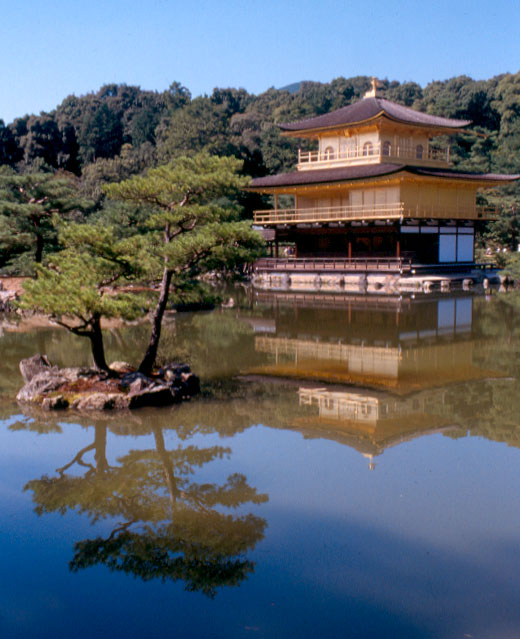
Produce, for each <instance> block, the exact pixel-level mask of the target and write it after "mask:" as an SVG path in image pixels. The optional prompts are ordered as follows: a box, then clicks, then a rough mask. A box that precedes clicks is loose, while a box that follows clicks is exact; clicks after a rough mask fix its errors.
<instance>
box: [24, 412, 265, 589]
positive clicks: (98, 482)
mask: <svg viewBox="0 0 520 639" xmlns="http://www.w3.org/2000/svg"><path fill="white" fill-rule="evenodd" d="M107 428H108V424H107V423H106V422H105V423H103V422H99V423H97V424H96V426H95V435H94V441H93V442H92V443H91V444H90V445H88V446H86V447H84V448H82V449H81V450H80V451H78V453H77V454H76V455H75V456H74V457H73V458H72V459H71V460H70V461H69V462H67V463H66V464H65V465H64V466H62V467H61V468H58V469H57V471H56V472H57V476H54V477H49V476H43V477H42V478H41V479H36V480H32V481H30V482H28V483H27V485H26V486H25V489H26V490H31V491H32V492H33V500H34V502H35V503H36V508H35V510H36V512H37V513H38V514H44V513H51V512H60V513H62V514H64V513H65V512H66V511H67V510H76V511H78V512H80V513H84V514H87V515H88V516H89V517H90V519H91V521H92V522H96V521H98V520H100V519H107V518H115V519H116V518H117V520H118V523H117V524H115V525H114V526H113V528H112V530H111V532H110V533H109V534H108V535H107V536H99V537H96V538H93V539H86V540H83V541H79V542H77V543H76V544H75V547H74V557H73V559H72V561H71V562H70V568H71V570H73V571H78V570H81V569H83V568H88V567H89V566H94V565H96V564H104V565H106V566H107V567H108V568H109V569H110V570H115V571H122V572H125V573H128V574H132V575H134V576H137V577H140V578H141V579H143V580H149V579H155V578H160V579H162V580H163V581H166V580H172V581H178V580H183V581H184V582H185V584H186V590H189V591H200V592H202V593H204V594H206V595H208V596H210V597H213V596H215V594H216V592H217V588H219V587H222V586H234V585H238V584H239V583H240V582H242V581H243V580H244V579H245V578H246V577H247V575H248V574H250V573H251V572H252V571H253V570H254V563H253V562H252V561H250V560H248V559H247V557H246V556H245V553H246V552H247V551H250V550H252V549H253V548H254V547H255V545H256V544H257V543H258V541H260V540H261V539H262V538H263V535H264V530H265V527H266V521H265V519H263V518H261V517H258V516H256V515H254V514H251V513H249V514H246V515H240V516H237V515H232V514H229V513H228V512H224V510H225V509H236V508H239V507H240V506H243V505H244V504H247V503H253V504H260V503H263V502H266V501H267V500H268V497H267V495H265V494H259V493H257V491H256V489H255V488H252V487H251V486H249V485H248V483H247V481H246V478H245V477H244V475H241V474H238V473H235V474H232V475H230V476H229V477H228V479H227V481H226V482H225V483H224V484H218V483H197V482H196V481H194V479H193V475H194V474H195V472H196V469H200V468H202V467H203V466H205V465H206V464H208V463H210V462H212V461H215V460H218V459H222V458H224V457H228V456H229V455H230V454H231V449H230V448H228V447H223V446H212V447H206V448H199V447H196V446H180V445H179V446H178V447H177V448H176V449H174V450H167V448H166V445H165V442H164V432H163V428H162V427H161V426H158V425H153V426H152V427H151V430H152V433H153V438H154V444H155V447H154V448H153V449H149V450H131V451H129V452H128V453H127V454H126V455H124V456H123V457H121V458H119V459H118V464H117V465H114V466H112V465H110V464H109V463H108V461H107V454H106V446H107ZM91 452H93V461H89V460H88V459H89V458H91V456H90V453H91ZM78 466H79V467H80V468H82V469H83V468H84V469H86V471H85V472H84V474H83V475H81V476H77V475H73V474H71V472H70V471H72V470H73V469H77V468H78Z"/></svg>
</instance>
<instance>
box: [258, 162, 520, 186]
mask: <svg viewBox="0 0 520 639" xmlns="http://www.w3.org/2000/svg"><path fill="white" fill-rule="evenodd" d="M403 171H406V172H407V173H412V174H414V175H421V176H426V177H441V178H448V179H449V178H453V179H456V180H470V181H471V182H481V183H484V184H486V185H489V186H492V185H494V184H501V183H506V182H513V181H514V180H518V179H520V174H517V175H504V174H500V173H499V174H497V173H468V172H465V171H455V170H452V169H438V168H429V167H424V166H412V165H407V164H391V163H381V164H362V165H357V166H342V167H338V168H333V169H313V170H312V171H294V172H292V173H280V174H278V175H268V176H267V177H263V178H256V179H254V180H253V181H252V186H253V187H254V188H255V189H256V188H271V187H277V186H279V187H285V186H299V185H318V184H331V183H334V182H350V181H354V180H362V179H368V178H377V177H382V176H385V175H392V174H396V173H400V172H403Z"/></svg>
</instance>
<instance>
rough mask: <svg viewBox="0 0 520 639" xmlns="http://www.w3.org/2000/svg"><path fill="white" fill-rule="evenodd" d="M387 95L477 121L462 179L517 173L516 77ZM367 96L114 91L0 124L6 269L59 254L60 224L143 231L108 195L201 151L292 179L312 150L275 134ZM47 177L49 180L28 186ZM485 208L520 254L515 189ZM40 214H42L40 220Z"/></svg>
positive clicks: (291, 90)
mask: <svg viewBox="0 0 520 639" xmlns="http://www.w3.org/2000/svg"><path fill="white" fill-rule="evenodd" d="M381 84H382V87H381V95H382V96H384V97H387V98H388V99H391V100H393V101H395V102H399V103H401V104H404V105H406V106H409V107H412V108H414V109H418V110H421V111H426V112H428V113H431V114H435V115H441V116H445V117H450V118H461V119H470V120H472V121H473V127H472V128H471V131H468V132H466V133H464V134H459V135H458V136H456V137H455V139H453V140H452V159H453V161H454V164H455V166H456V167H457V168H459V169H461V170H468V171H476V172H488V171H492V172H499V173H500V172H502V173H520V72H519V73H516V74H503V75H500V76H496V77H494V78H491V79H489V80H484V81H475V80H473V79H471V78H469V77H467V76H460V77H456V78H451V79H449V80H445V81H436V82H432V83H430V84H428V85H427V86H426V87H424V88H422V87H421V86H419V84H416V83H414V82H407V83H399V82H396V81H391V82H390V81H388V80H385V81H383V82H382V83H381ZM368 88H370V78H368V77H366V76H358V77H354V78H343V77H340V78H336V79H335V80H333V81H332V82H330V83H319V82H302V83H299V84H298V85H292V86H291V87H288V89H280V90H277V89H274V88H271V89H269V90H267V91H266V92H264V93H262V94H260V95H252V94H249V93H248V92H247V91H245V90H244V89H234V88H229V89H222V88H216V89H215V90H214V91H213V93H212V94H211V95H204V96H200V97H195V98H193V97H192V96H191V94H190V91H189V90H188V89H187V88H186V87H184V86H182V85H181V84H180V83H178V82H174V83H173V84H172V85H171V86H170V88H169V89H168V90H167V91H164V92H154V91H145V90H141V89H140V88H139V87H134V86H127V85H124V84H123V85H116V84H111V85H106V86H104V87H102V88H101V89H100V90H99V91H98V92H97V93H90V94H88V95H84V96H80V97H76V96H74V95H70V96H68V97H66V98H65V99H64V100H63V102H62V103H61V104H60V105H58V106H57V107H56V109H55V110H53V111H51V112H50V113H43V112H42V113H40V115H24V116H22V117H19V118H16V119H15V120H14V121H13V122H11V123H8V124H6V123H4V122H3V121H2V120H0V269H1V270H2V272H4V273H9V272H11V273H17V272H25V271H27V270H28V269H30V267H29V263H30V261H32V260H33V259H34V257H35V256H36V261H39V260H41V259H42V257H43V258H44V257H45V255H46V254H47V252H49V251H53V250H56V248H57V244H56V237H57V235H56V233H54V232H53V229H52V223H51V220H52V216H53V215H55V214H56V213H58V214H59V215H61V216H65V217H67V216H69V217H72V218H73V219H75V220H76V221H78V220H95V221H97V222H98V221H100V220H105V221H106V220H109V221H110V222H112V223H114V224H116V225H118V226H119V227H120V228H121V233H124V232H125V228H129V227H132V226H133V225H134V226H135V225H138V224H139V210H138V208H136V207H134V208H133V209H132V208H131V207H128V206H127V207H124V206H122V205H121V204H118V203H117V202H110V201H108V200H106V199H105V195H104V190H103V186H104V185H105V184H107V183H113V182H120V181H121V180H124V179H128V178H130V177H131V176H133V175H138V174H141V173H144V172H145V171H147V170H148V169H150V168H153V167H156V166H160V165H164V164H166V163H168V162H170V161H171V160H174V159H176V158H179V157H181V156H185V155H190V154H195V153H197V152H200V151H206V152H209V153H210V154H212V155H213V154H214V155H220V156H234V157H236V158H238V159H240V160H242V162H243V168H242V173H243V174H245V175H249V176H253V177H256V176H263V175H267V174H271V173H276V172H280V171H286V170H290V169H291V168H292V167H293V166H294V164H295V161H296V157H297V148H298V146H301V145H302V144H305V141H302V140H293V139H288V138H284V137H281V136H280V134H279V130H278V127H277V126H276V125H277V123H280V122H288V121H294V120H298V119H301V118H306V117H311V116H314V115H319V114H322V113H326V112H328V111H330V110H333V109H337V108H340V107H343V106H346V105H347V104H349V103H351V102H353V101H356V100H358V99H360V98H361V97H362V96H363V94H364V92H365V91H366V90H367V89H368ZM44 174H45V175H46V176H47V177H46V178H45V179H43V178H42V179H40V180H36V182H35V180H34V179H32V178H34V176H38V175H39V176H40V178H41V176H42V175H44ZM31 176H32V178H31ZM58 179H59V180H60V182H59V183H55V181H54V180H58ZM13 185H14V186H13ZM42 185H43V186H42ZM31 188H32V189H33V190H32V191H31ZM71 189H72V190H73V191H74V193H73V194H72V193H71V192H70V191H71ZM485 197H486V196H483V198H484V199H485ZM53 201H54V205H53V204H52V202H53ZM487 201H488V203H490V204H501V205H502V206H503V207H504V215H503V216H502V218H501V219H500V220H498V221H497V222H493V223H490V224H489V226H488V228H487V229H485V230H484V237H485V238H486V240H487V241H488V242H495V243H496V244H497V245H500V246H508V247H510V248H511V249H513V248H516V246H517V244H518V241H519V238H520V216H519V215H518V213H517V211H518V208H519V204H520V189H519V187H518V186H517V185H513V186H509V187H506V188H504V189H501V191H500V192H498V191H496V192H495V193H494V194H492V195H489V196H487ZM42 202H45V204H42ZM35 203H40V205H41V208H40V210H39V212H35ZM236 204H238V205H240V206H241V207H242V211H243V213H242V215H243V216H245V217H249V216H250V215H251V211H252V209H253V208H258V207H259V205H260V202H258V196H256V195H253V194H243V195H242V196H238V198H237V201H236ZM16 238H18V239H16ZM29 250H30V252H31V259H30V260H29V258H28V251H29Z"/></svg>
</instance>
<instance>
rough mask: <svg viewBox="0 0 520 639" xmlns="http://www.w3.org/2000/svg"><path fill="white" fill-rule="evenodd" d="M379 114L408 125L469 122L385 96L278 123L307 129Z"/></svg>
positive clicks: (289, 128) (461, 124)
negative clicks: (400, 102) (322, 113)
mask: <svg viewBox="0 0 520 639" xmlns="http://www.w3.org/2000/svg"><path fill="white" fill-rule="evenodd" d="M379 114H384V115H386V116H388V117H389V118H391V119H393V120H399V121H400V122H406V123H407V124H418V125H423V126H435V127H446V128H450V129H460V128H461V127H465V126H468V124H471V120H452V119H450V118H441V117H438V116H436V115H428V114H427V113H422V112H421V111H415V110H414V109H410V108H409V107H405V106H402V105H401V104H396V103H395V102H390V100H385V99H384V98H364V99H363V100H360V101H359V102H354V103H353V104H349V105H348V106H346V107H343V108H342V109H338V110H337V111H331V113H325V114H324V115H318V116H317V117H315V118H309V119H308V120H299V121H298V122H291V123H288V124H279V125H278V126H279V127H280V128H281V129H282V130H283V131H306V130H309V129H323V128H328V127H335V126H341V125H347V124H355V123H356V122H363V121H365V120H370V119H372V118H375V117H376V116H377V115H379Z"/></svg>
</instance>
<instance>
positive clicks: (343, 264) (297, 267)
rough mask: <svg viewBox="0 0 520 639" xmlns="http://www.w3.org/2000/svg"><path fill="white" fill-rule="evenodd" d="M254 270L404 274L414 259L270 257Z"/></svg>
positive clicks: (261, 261) (410, 267) (262, 260)
mask: <svg viewBox="0 0 520 639" xmlns="http://www.w3.org/2000/svg"><path fill="white" fill-rule="evenodd" d="M253 269H254V270H255V271H282V272H285V273H287V272H293V273H298V272H299V273H305V272H315V273H324V272H326V273H334V272H336V273H338V272H341V273H343V272H346V271H348V272H352V271H356V272H358V271H359V272H365V273H366V272H374V271H377V272H384V273H404V272H410V271H411V270H412V259H411V258H407V257H352V258H348V257H346V258H341V257H303V258H296V257H291V258H275V257H269V258H261V259H259V260H257V261H256V262H255V263H254V265H253Z"/></svg>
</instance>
